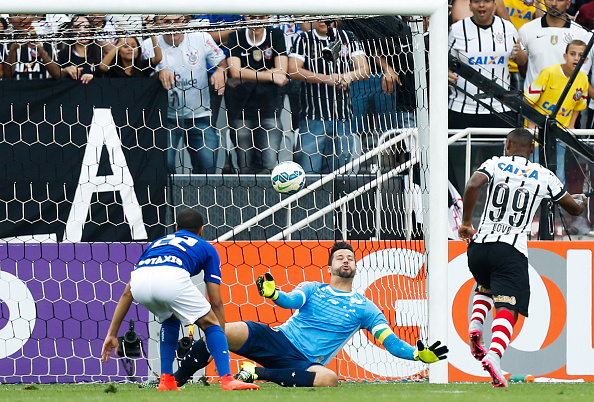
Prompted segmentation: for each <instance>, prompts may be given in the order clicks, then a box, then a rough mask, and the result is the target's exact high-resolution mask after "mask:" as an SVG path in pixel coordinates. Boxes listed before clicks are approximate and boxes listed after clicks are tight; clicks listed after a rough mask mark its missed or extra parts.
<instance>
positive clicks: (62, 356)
mask: <svg viewBox="0 0 594 402" xmlns="http://www.w3.org/2000/svg"><path fill="white" fill-rule="evenodd" d="M145 246H146V244H144V243H30V244H29V243H2V244H0V313H1V314H0V382H1V383H21V382H22V383H28V382H36V383H55V382H59V383H64V382H66V383H67V382H83V381H125V380H128V379H129V375H128V373H127V371H126V370H125V367H124V366H125V364H124V363H123V362H122V360H123V359H120V358H112V359H111V360H110V361H109V362H108V363H101V360H100V358H101V347H102V345H103V338H104V337H105V335H106V333H107V329H108V328H109V324H110V320H111V317H112V314H113V312H114V310H115V307H116V304H117V301H118V299H119V297H120V295H121V294H122V292H123V290H124V288H125V286H126V283H127V282H128V281H129V279H130V273H131V271H132V270H133V268H134V264H135V263H136V262H137V261H138V258H139V257H140V255H141V254H142V252H143V250H144V247H145ZM130 319H133V320H134V321H135V330H136V332H138V334H139V336H140V338H141V340H142V341H143V348H144V353H147V352H148V350H147V347H148V338H149V332H148V321H149V313H148V310H146V308H144V307H143V306H140V305H138V304H137V303H133V305H132V307H131V308H130V311H129V313H128V314H127V316H126V318H125V320H124V323H123V324H122V328H121V329H120V334H119V335H123V334H124V332H125V331H126V330H127V329H128V322H129V320H130ZM128 367H132V368H133V370H134V372H133V374H134V375H135V376H136V378H137V379H139V380H141V379H146V377H147V376H148V374H149V367H148V363H147V359H145V358H142V357H141V358H136V359H132V363H131V365H128Z"/></svg>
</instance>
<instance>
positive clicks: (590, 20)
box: [575, 1, 594, 31]
mask: <svg viewBox="0 0 594 402" xmlns="http://www.w3.org/2000/svg"><path fill="white" fill-rule="evenodd" d="M575 22H577V23H578V24H580V25H581V26H582V27H584V28H586V29H587V30H588V31H591V30H592V29H594V2H591V1H590V2H588V3H586V4H584V5H583V6H581V7H580V9H579V11H578V13H577V15H576V16H575Z"/></svg>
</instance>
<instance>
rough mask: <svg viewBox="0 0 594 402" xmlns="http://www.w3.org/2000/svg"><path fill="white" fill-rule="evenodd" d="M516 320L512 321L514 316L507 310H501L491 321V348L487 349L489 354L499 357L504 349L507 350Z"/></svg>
mask: <svg viewBox="0 0 594 402" xmlns="http://www.w3.org/2000/svg"><path fill="white" fill-rule="evenodd" d="M515 323H516V320H515V319H514V315H513V314H512V313H510V312H509V311H507V310H501V311H499V312H498V313H497V315H496V316H495V319H494V320H493V326H492V327H491V328H492V331H493V338H492V339H491V346H490V347H489V352H494V353H497V355H499V357H502V356H503V353H504V352H505V349H507V345H509V341H510V340H511V337H512V334H513V333H514V324H515Z"/></svg>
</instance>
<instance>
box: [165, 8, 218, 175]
mask: <svg viewBox="0 0 594 402" xmlns="http://www.w3.org/2000/svg"><path fill="white" fill-rule="evenodd" d="M157 22H158V23H159V24H160V25H161V26H164V27H169V28H176V27H183V26H185V25H186V24H187V22H188V19H187V17H186V16H183V15H165V16H159V17H158V21H157ZM157 42H158V45H159V46H160V47H161V51H162V53H163V59H162V60H161V63H160V64H159V65H158V66H157V71H158V72H159V79H160V80H161V83H162V84H163V87H164V88H165V89H167V90H168V91H169V109H168V112H167V120H168V122H167V124H168V127H169V129H170V130H171V132H170V138H169V140H170V143H169V149H168V153H169V155H168V164H169V171H170V173H175V170H176V164H175V158H176V153H177V151H180V150H181V148H179V143H180V141H181V140H182V139H184V144H186V145H187V146H189V148H188V151H189V153H190V158H191V160H192V172H193V173H215V172H216V171H217V166H216V159H217V158H216V151H217V149H218V148H219V146H220V140H219V136H218V134H217V132H216V131H215V129H214V128H213V127H212V122H211V109H210V95H209V91H208V76H207V72H206V68H207V64H210V65H212V66H216V67H217V69H216V71H215V72H214V73H213V74H212V76H211V82H212V83H213V85H214V86H215V89H216V90H217V92H218V94H219V95H222V94H223V93H224V91H225V81H226V75H225V68H226V66H227V63H226V61H225V54H224V53H223V51H222V50H221V49H220V48H219V47H218V46H217V44H216V43H215V41H214V40H213V38H212V36H210V35H209V34H208V33H206V32H192V33H187V34H186V33H183V32H178V33H171V34H166V35H163V36H160V37H158V38H157Z"/></svg>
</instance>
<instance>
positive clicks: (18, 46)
mask: <svg viewBox="0 0 594 402" xmlns="http://www.w3.org/2000/svg"><path fill="white" fill-rule="evenodd" d="M8 20H9V22H10V24H11V25H12V29H13V38H14V39H18V40H19V41H18V42H13V43H5V44H4V46H3V49H2V59H3V61H4V64H3V68H4V77H5V78H14V79H17V80H30V79H40V78H49V77H52V78H58V77H60V67H59V66H58V65H57V64H56V62H55V58H56V51H55V48H54V46H53V45H52V44H50V43H43V42H39V39H38V37H37V33H36V31H35V28H33V27H34V25H35V24H36V23H38V22H39V21H40V20H41V17H40V16H38V15H35V14H21V15H16V14H11V15H10V16H9V17H8ZM23 39H25V40H26V41H20V40H23Z"/></svg>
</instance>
